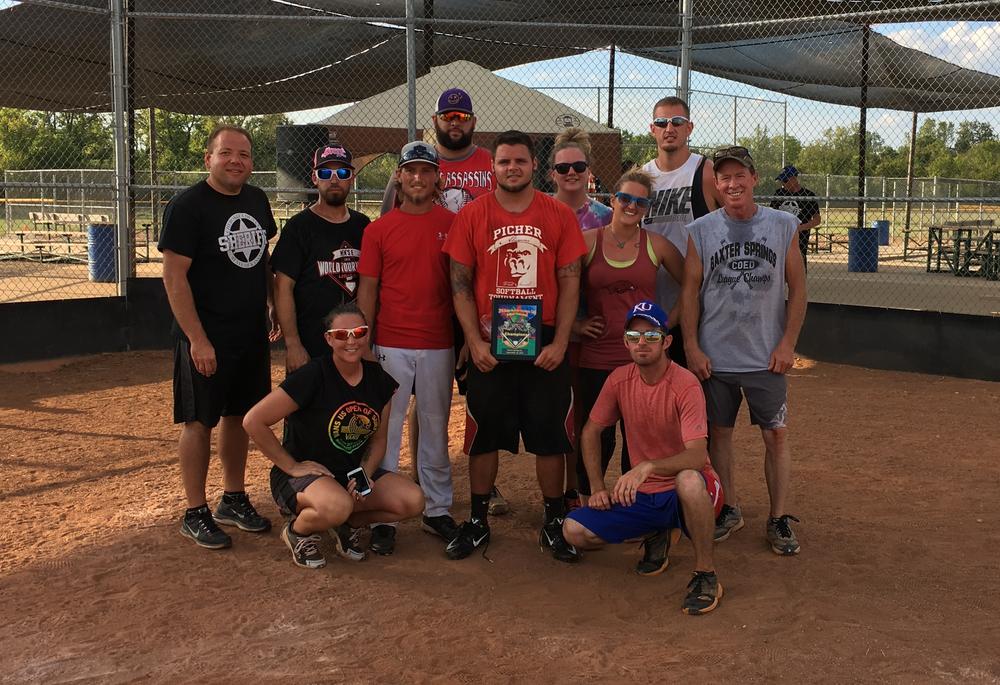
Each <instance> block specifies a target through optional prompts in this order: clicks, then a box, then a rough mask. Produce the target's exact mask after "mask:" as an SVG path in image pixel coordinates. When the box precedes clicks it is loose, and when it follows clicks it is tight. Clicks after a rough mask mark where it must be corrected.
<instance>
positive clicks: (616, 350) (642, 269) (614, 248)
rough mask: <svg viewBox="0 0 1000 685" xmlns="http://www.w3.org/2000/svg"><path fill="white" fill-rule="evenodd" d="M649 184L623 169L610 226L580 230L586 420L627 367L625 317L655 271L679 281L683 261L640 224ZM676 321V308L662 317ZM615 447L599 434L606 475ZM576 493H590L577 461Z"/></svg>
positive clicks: (651, 287)
mask: <svg viewBox="0 0 1000 685" xmlns="http://www.w3.org/2000/svg"><path fill="white" fill-rule="evenodd" d="M652 190H653V185H652V180H651V179H650V177H649V175H648V174H647V173H645V172H644V171H641V170H639V169H632V170H630V171H627V172H626V173H625V174H624V175H623V176H622V177H621V178H620V179H619V180H618V183H617V184H615V192H614V196H613V197H612V199H611V209H612V217H611V223H610V224H608V225H607V226H603V227H601V228H596V229H593V230H589V231H584V233H583V239H584V242H585V243H586V244H587V256H586V257H585V258H584V270H583V279H582V283H581V293H582V295H583V297H582V298H581V299H582V300H583V301H584V302H585V303H586V308H587V314H586V316H585V317H584V318H583V319H581V320H579V321H577V322H576V324H575V325H574V332H576V333H577V334H579V336H580V340H581V341H582V344H581V349H580V369H579V396H580V410H581V414H582V418H583V420H584V421H586V419H587V417H588V416H589V414H590V410H591V408H593V406H594V403H595V402H596V401H597V396H598V395H599V394H600V392H601V388H602V387H603V386H604V381H605V380H606V379H607V377H608V376H609V375H610V374H611V372H612V371H613V370H615V369H616V368H618V367H619V366H623V365H625V364H630V363H631V362H632V359H631V357H629V353H628V349H627V348H626V347H625V342H624V340H623V335H624V332H625V317H626V315H627V314H628V312H629V311H630V310H631V309H632V306H633V305H635V303H636V302H639V301H640V300H649V299H654V298H655V294H656V273H657V271H658V270H659V269H660V267H661V266H662V267H663V268H665V269H666V270H667V271H668V272H669V273H670V275H671V276H673V277H674V278H675V279H677V281H678V282H680V280H681V276H682V275H683V268H684V262H683V258H682V257H681V255H680V252H679V251H678V250H677V248H676V247H674V245H673V244H672V243H671V242H670V241H668V240H667V239H666V238H663V237H662V236H660V235H657V234H655V233H648V232H646V231H645V230H643V229H642V228H640V224H641V222H642V218H643V217H644V216H645V214H646V210H647V209H648V208H649V197H650V195H652ZM668 316H669V317H670V320H671V321H675V320H676V318H677V311H676V307H675V308H674V310H673V311H671V312H670V313H669V315H668ZM614 449H615V429H614V426H611V427H609V428H607V429H605V430H604V431H603V432H602V433H601V465H602V468H603V470H604V471H607V468H608V464H609V463H610V461H611V455H612V454H613V453H614ZM629 468H631V466H630V464H629V461H628V446H627V445H626V444H625V429H624V426H622V473H624V472H626V471H628V470H629ZM577 478H578V480H579V489H580V492H581V493H582V494H584V495H589V494H590V482H589V480H588V478H587V473H586V469H585V468H584V465H583V461H582V459H581V460H577Z"/></svg>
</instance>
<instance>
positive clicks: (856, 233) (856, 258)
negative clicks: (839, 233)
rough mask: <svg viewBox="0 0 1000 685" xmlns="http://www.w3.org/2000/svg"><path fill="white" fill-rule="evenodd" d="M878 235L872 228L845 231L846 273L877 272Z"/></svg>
mask: <svg viewBox="0 0 1000 685" xmlns="http://www.w3.org/2000/svg"><path fill="white" fill-rule="evenodd" d="M878 233H879V232H878V230H876V229H875V228H874V227H872V228H867V227H863V228H850V229H848V230H847V270H848V271H856V272H874V271H878Z"/></svg>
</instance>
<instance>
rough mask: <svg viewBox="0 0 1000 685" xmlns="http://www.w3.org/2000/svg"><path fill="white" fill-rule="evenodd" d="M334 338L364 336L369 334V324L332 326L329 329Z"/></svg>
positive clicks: (345, 338)
mask: <svg viewBox="0 0 1000 685" xmlns="http://www.w3.org/2000/svg"><path fill="white" fill-rule="evenodd" d="M327 333H329V334H330V335H332V336H333V339H334V340H347V339H348V338H354V339H355V340H357V339H358V338H363V337H365V336H366V335H368V326H358V327H357V328H331V329H330V330H328V331H327Z"/></svg>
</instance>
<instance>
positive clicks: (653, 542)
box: [635, 528, 681, 576]
mask: <svg viewBox="0 0 1000 685" xmlns="http://www.w3.org/2000/svg"><path fill="white" fill-rule="evenodd" d="M680 534H681V532H680V530H678V529H676V528H667V529H666V530H661V531H659V532H656V533H653V534H652V535H650V536H648V537H646V539H645V540H643V541H642V547H643V548H644V549H645V551H644V552H643V555H642V560H641V561H640V562H639V563H637V564H636V565H635V572H636V573H638V574H639V575H640V576H658V575H660V574H661V573H663V572H664V571H666V570H667V567H668V566H670V559H669V558H668V556H667V554H668V553H669V552H670V545H672V544H673V543H675V542H677V540H678V539H679V538H680Z"/></svg>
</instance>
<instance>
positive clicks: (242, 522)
mask: <svg viewBox="0 0 1000 685" xmlns="http://www.w3.org/2000/svg"><path fill="white" fill-rule="evenodd" d="M212 516H213V517H214V518H215V522H216V523H221V524H222V525H224V526H236V527H237V528H239V529H240V530H246V531H249V532H251V533H266V532H267V531H269V530H271V522H270V521H268V520H267V519H266V518H264V517H263V516H261V515H260V514H258V513H257V510H256V509H254V508H253V505H252V504H250V498H249V497H247V494H246V493H245V492H240V493H237V494H236V495H235V496H233V497H232V498H231V499H230V498H229V497H228V496H227V495H223V496H222V499H221V500H220V501H219V506H217V507H216V508H215V513H213V514H212Z"/></svg>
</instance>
